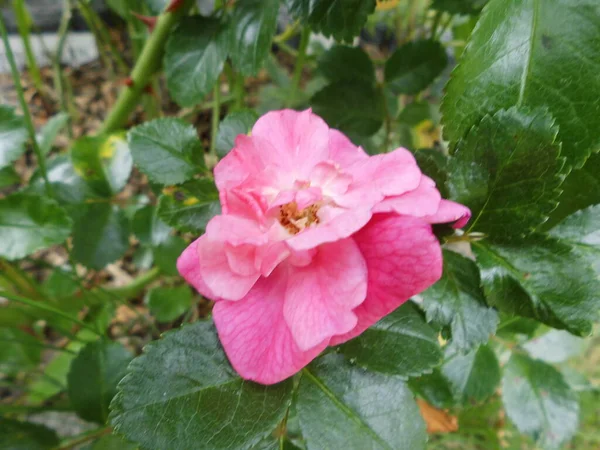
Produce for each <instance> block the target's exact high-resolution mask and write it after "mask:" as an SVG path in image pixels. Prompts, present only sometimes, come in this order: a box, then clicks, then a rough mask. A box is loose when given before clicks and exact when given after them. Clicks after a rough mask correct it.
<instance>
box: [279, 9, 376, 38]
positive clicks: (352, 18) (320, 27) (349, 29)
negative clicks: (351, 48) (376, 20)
mask: <svg viewBox="0 0 600 450" xmlns="http://www.w3.org/2000/svg"><path fill="white" fill-rule="evenodd" d="M286 3H287V7H288V10H289V11H290V13H291V14H292V15H293V16H295V17H297V18H299V19H301V20H302V21H303V22H304V23H306V24H308V25H309V26H310V27H311V28H312V29H313V30H314V31H315V32H320V33H323V34H324V35H325V36H333V37H334V38H335V39H337V40H338V41H342V40H344V41H351V40H352V39H353V38H354V37H355V36H357V35H358V34H359V33H360V30H361V29H362V27H363V26H364V24H365V22H366V21H367V17H368V16H369V14H371V13H372V12H373V11H374V10H375V0H286Z"/></svg>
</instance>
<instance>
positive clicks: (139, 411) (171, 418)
mask: <svg viewBox="0 0 600 450" xmlns="http://www.w3.org/2000/svg"><path fill="white" fill-rule="evenodd" d="M144 350H145V352H144V354H143V355H141V356H139V357H137V358H136V359H134V360H133V362H132V363H131V364H130V365H129V369H128V374H127V376H126V377H125V378H124V379H123V381H122V382H121V383H120V384H119V393H118V394H117V396H116V397H115V399H114V400H113V403H112V404H111V422H112V424H113V426H114V427H115V431H117V432H119V433H121V434H123V435H125V437H127V438H128V439H130V440H131V441H133V442H138V443H139V444H140V446H141V447H143V448H145V449H147V450H164V449H167V448H169V449H184V448H194V449H198V450H202V449H206V450H214V449H219V448H223V449H224V448H227V449H230V450H235V449H248V448H251V447H252V446H253V445H255V444H258V443H259V442H260V441H261V440H262V439H264V438H266V437H267V436H269V435H270V434H271V432H272V431H273V430H274V429H275V427H276V426H277V424H278V423H279V422H280V421H281V420H282V419H283V417H284V416H285V413H286V410H287V409H288V407H289V405H290V402H291V395H292V387H293V381H292V380H291V379H289V380H286V381H284V382H282V383H279V384H276V385H273V386H261V385H258V384H255V383H252V382H249V381H244V380H242V379H241V378H239V377H238V376H237V374H236V373H235V371H234V370H233V368H231V366H230V365H229V363H228V361H227V358H226V356H225V353H224V352H223V350H222V349H221V346H220V344H219V340H218V338H217V334H216V332H215V329H214V326H213V325H212V324H211V323H210V322H206V321H200V322H196V323H194V324H192V325H187V326H185V327H183V328H181V329H179V330H177V331H173V332H170V333H167V334H165V335H164V336H163V338H162V339H161V340H160V341H156V342H151V343H150V344H148V346H147V347H146V348H145V349H144Z"/></svg>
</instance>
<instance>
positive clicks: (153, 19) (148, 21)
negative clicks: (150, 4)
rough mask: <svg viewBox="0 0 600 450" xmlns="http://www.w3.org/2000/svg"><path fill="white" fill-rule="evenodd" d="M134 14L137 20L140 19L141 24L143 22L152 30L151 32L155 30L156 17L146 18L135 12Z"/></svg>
mask: <svg viewBox="0 0 600 450" xmlns="http://www.w3.org/2000/svg"><path fill="white" fill-rule="evenodd" d="M132 14H133V15H134V17H135V18H136V19H138V20H139V21H140V22H142V23H143V24H144V25H146V26H147V27H148V30H150V31H152V30H154V27H155V26H156V17H152V16H144V15H142V14H138V13H136V12H134V13H132Z"/></svg>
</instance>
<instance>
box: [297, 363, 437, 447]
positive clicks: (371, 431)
mask: <svg viewBox="0 0 600 450" xmlns="http://www.w3.org/2000/svg"><path fill="white" fill-rule="evenodd" d="M296 410H297V413H298V418H299V421H300V429H301V430H302V436H303V437H304V439H305V440H306V447H307V449H308V450H322V449H324V448H331V449H346V450H364V449H375V448H377V449H380V448H381V449H392V448H393V449H395V450H419V449H424V448H425V442H426V440H427V435H426V433H425V424H424V423H423V419H422V418H421V416H420V414H419V409H418V407H417V405H416V403H415V401H414V399H413V395H412V392H411V391H410V390H409V389H408V388H407V386H406V384H405V383H404V382H403V381H402V379H401V378H399V377H395V376H386V375H383V374H378V373H373V372H368V371H366V370H364V369H362V368H360V367H356V366H353V365H352V364H351V363H349V362H347V361H345V360H344V359H343V357H342V355H337V354H328V355H325V356H323V357H321V358H319V359H317V360H316V361H314V362H313V363H312V364H311V365H310V366H308V367H307V368H305V369H304V370H303V373H302V378H301V380H300V386H299V387H298V396H297V399H296Z"/></svg>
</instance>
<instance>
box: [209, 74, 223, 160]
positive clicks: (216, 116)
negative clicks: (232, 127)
mask: <svg viewBox="0 0 600 450" xmlns="http://www.w3.org/2000/svg"><path fill="white" fill-rule="evenodd" d="M213 92H214V94H213V107H212V126H211V131H210V154H211V155H213V156H217V133H218V132H219V122H220V121H221V84H220V83H219V81H217V84H216V85H215V88H214V89H213Z"/></svg>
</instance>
